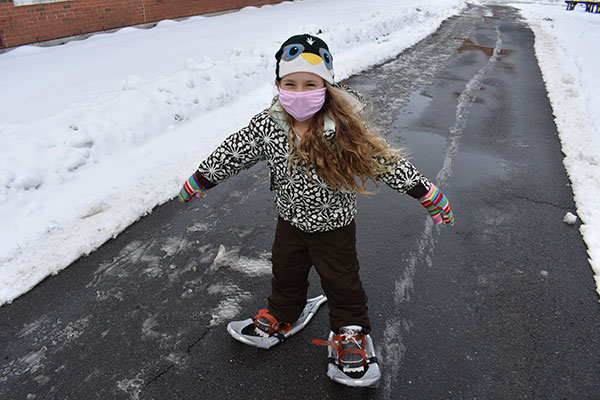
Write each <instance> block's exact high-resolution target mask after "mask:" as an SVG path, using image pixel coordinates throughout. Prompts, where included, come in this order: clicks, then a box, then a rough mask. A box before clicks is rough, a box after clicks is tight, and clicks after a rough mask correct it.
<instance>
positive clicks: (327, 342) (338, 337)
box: [312, 334, 367, 362]
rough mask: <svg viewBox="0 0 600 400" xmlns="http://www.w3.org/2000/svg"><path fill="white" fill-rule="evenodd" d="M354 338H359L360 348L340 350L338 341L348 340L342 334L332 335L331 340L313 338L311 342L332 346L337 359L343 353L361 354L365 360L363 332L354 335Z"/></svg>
mask: <svg viewBox="0 0 600 400" xmlns="http://www.w3.org/2000/svg"><path fill="white" fill-rule="evenodd" d="M356 339H357V341H358V340H361V343H362V344H361V348H360V349H355V348H348V349H344V350H340V345H339V342H341V341H342V340H348V339H347V338H346V337H344V336H343V335H333V341H332V340H320V339H313V340H312V342H313V344H316V345H317V346H330V347H333V348H334V349H335V351H336V352H337V354H338V359H339V358H340V357H342V355H344V354H360V355H361V356H362V358H363V360H365V362H366V360H367V353H366V352H365V346H366V340H365V335H363V334H360V335H356Z"/></svg>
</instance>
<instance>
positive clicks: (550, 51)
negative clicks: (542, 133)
mask: <svg viewBox="0 0 600 400" xmlns="http://www.w3.org/2000/svg"><path fill="white" fill-rule="evenodd" d="M513 5H514V6H515V7H517V8H520V9H521V15H523V17H525V18H526V19H527V22H528V23H529V25H530V27H531V29H532V30H533V32H534V35H535V53H536V56H537V58H538V62H539V65H540V69H541V71H542V75H543V78H544V81H545V83H546V90H547V91H548V98H549V99H550V103H551V105H552V110H553V113H554V116H555V117H556V118H555V123H556V127H557V129H558V133H559V137H560V140H561V143H562V150H563V153H565V159H564V160H563V162H564V165H565V168H566V170H567V173H568V175H569V179H570V180H571V183H572V188H573V195H574V198H575V203H576V206H577V214H578V216H579V218H581V222H582V225H581V227H580V231H581V234H582V235H583V239H584V240H585V242H586V244H587V246H588V254H589V257H590V264H591V266H592V268H593V270H594V272H595V279H596V291H597V292H598V293H599V294H600V208H599V207H598V199H600V112H598V111H599V110H600V75H599V74H598V59H599V57H600V51H599V50H598V43H600V15H598V14H592V13H587V12H585V7H584V6H583V5H579V6H577V8H576V9H575V10H574V11H566V7H565V3H564V2H556V3H546V4H513Z"/></svg>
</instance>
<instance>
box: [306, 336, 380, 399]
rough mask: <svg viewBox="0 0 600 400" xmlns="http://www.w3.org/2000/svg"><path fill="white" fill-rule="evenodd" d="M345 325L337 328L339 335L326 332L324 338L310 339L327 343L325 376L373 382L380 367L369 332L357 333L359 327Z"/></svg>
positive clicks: (357, 384)
mask: <svg viewBox="0 0 600 400" xmlns="http://www.w3.org/2000/svg"><path fill="white" fill-rule="evenodd" d="M346 328H349V329H345V328H342V329H340V334H339V335H336V334H335V333H333V332H330V333H329V338H328V340H318V339H314V340H313V343H314V344H316V345H320V346H328V351H327V376H328V377H329V378H331V379H332V380H333V381H334V382H337V383H341V384H342V385H347V386H355V387H364V386H370V387H372V386H376V385H377V383H378V382H379V379H380V378H381V371H380V370H379V364H378V362H377V357H375V348H374V347H373V340H372V339H371V336H369V335H364V334H362V333H360V327H346ZM353 328H359V329H353Z"/></svg>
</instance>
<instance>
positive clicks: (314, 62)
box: [301, 53, 323, 65]
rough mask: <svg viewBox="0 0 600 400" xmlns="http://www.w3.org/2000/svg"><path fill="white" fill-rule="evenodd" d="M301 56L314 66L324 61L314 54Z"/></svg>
mask: <svg viewBox="0 0 600 400" xmlns="http://www.w3.org/2000/svg"><path fill="white" fill-rule="evenodd" d="M301 56H302V58H304V59H305V60H306V61H308V62H309V63H311V64H312V65H317V64H318V63H320V62H321V61H323V59H322V58H321V57H319V56H318V55H316V54H312V53H302V54H301Z"/></svg>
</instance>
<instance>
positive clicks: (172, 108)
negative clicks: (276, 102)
mask: <svg viewBox="0 0 600 400" xmlns="http://www.w3.org/2000/svg"><path fill="white" fill-rule="evenodd" d="M462 6H463V2H462V0H438V1H436V2H431V1H427V0H373V1H370V2H368V3H367V2H364V1H362V0H343V1H342V0H330V1H322V0H305V1H296V2H284V3H281V4H278V5H274V6H263V7H261V8H255V7H248V8H245V9H243V10H241V11H240V12H237V13H232V14H226V15H222V16H217V17H210V18H205V17H194V18H190V19H188V20H185V21H182V22H174V21H163V22H161V23H159V24H158V25H157V26H156V27H155V28H152V29H150V30H139V29H135V28H125V29H121V30H119V31H118V32H116V33H111V34H99V35H95V36H92V37H90V38H88V39H86V40H84V41H78V42H70V43H68V44H65V45H63V46H57V47H47V48H39V47H34V46H24V47H21V48H18V49H16V50H13V51H10V52H8V53H5V54H1V55H0V87H1V88H2V96H0V143H1V144H2V146H0V221H2V224H1V226H0V271H1V274H0V304H3V303H5V302H11V301H12V300H13V299H15V298H16V297H18V296H19V295H21V294H23V293H25V292H26V291H28V290H29V289H31V288H32V287H33V286H35V285H36V284H37V283H38V282H40V281H41V280H42V279H44V278H45V277H46V276H48V275H49V274H52V273H57V272H58V271H60V270H61V269H63V268H65V267H66V266H68V265H69V264H70V263H71V262H73V261H74V260H76V259H77V258H78V257H80V256H81V255H83V254H87V253H89V252H91V251H93V250H95V249H96V248H97V247H99V246H100V245H101V244H102V243H104V242H105V241H106V240H108V239H110V238H111V237H114V236H116V235H118V234H119V233H120V232H121V231H122V230H123V229H125V228H126V227H127V226H129V225H130V224H131V223H133V222H134V221H136V220H137V219H138V218H140V216H142V215H145V214H146V213H148V212H150V211H151V210H152V209H153V208H154V207H155V206H157V205H159V204H162V203H164V202H166V201H168V200H170V199H171V198H173V197H174V196H175V195H176V194H177V192H178V190H179V186H180V185H181V182H182V181H183V180H184V179H185V178H187V176H188V174H190V173H191V172H192V171H193V170H194V168H195V167H196V165H197V163H198V162H199V161H200V160H201V159H202V158H203V157H205V156H206V155H208V153H209V152H210V151H211V150H212V149H213V148H214V147H215V146H216V145H217V144H218V143H219V142H220V141H221V140H222V139H224V138H225V137H226V136H227V135H228V134H230V133H231V132H233V131H235V130H237V129H239V128H241V127H242V126H244V125H245V124H246V123H247V121H248V120H249V118H250V117H251V116H252V115H253V114H255V113H256V112H258V111H260V110H261V109H262V108H264V107H266V106H267V105H268V104H269V102H270V99H271V96H272V95H273V94H274V85H273V83H272V82H273V80H274V69H275V64H274V58H273V55H274V53H275V51H276V50H277V49H278V47H279V45H280V44H281V42H282V41H283V40H285V39H286V38H287V37H289V36H291V35H293V34H297V33H299V32H305V33H312V34H318V35H320V36H321V37H322V38H323V39H324V40H325V41H326V42H327V43H328V44H329V46H330V49H331V51H332V54H333V55H334V62H335V68H336V79H337V80H341V79H344V78H346V77H348V76H350V75H352V74H354V73H357V72H359V71H361V70H363V69H365V68H368V67H370V66H372V65H375V64H377V63H381V62H383V61H385V60H387V59H389V58H390V57H393V56H394V55H396V54H398V53H400V52H401V51H402V50H404V49H405V48H407V47H409V46H411V45H412V44H414V43H416V42H417V41H419V40H421V39H422V38H424V37H426V36H427V35H429V34H430V33H432V32H434V31H435V30H436V29H437V27H438V26H439V24H440V23H441V22H442V21H443V20H444V19H446V18H447V17H449V16H451V15H453V14H455V13H457V12H458V11H459V10H460V9H461V8H462Z"/></svg>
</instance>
